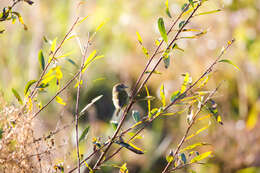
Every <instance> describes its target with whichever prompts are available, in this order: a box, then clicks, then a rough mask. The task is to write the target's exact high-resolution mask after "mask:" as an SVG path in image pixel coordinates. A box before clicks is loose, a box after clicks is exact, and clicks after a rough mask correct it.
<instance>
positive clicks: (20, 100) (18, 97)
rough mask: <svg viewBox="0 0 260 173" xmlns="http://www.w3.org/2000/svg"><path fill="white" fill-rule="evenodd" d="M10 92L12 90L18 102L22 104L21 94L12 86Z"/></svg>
mask: <svg viewBox="0 0 260 173" xmlns="http://www.w3.org/2000/svg"><path fill="white" fill-rule="evenodd" d="M12 92H13V94H14V96H15V98H16V99H17V100H18V102H19V103H20V104H21V105H22V104H23V100H22V99H21V96H20V95H19V94H18V92H17V91H16V90H15V89H14V88H12Z"/></svg>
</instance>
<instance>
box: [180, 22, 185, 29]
mask: <svg viewBox="0 0 260 173" xmlns="http://www.w3.org/2000/svg"><path fill="white" fill-rule="evenodd" d="M184 24H185V20H183V21H181V22H180V23H179V29H181V28H182V27H183V25H184Z"/></svg>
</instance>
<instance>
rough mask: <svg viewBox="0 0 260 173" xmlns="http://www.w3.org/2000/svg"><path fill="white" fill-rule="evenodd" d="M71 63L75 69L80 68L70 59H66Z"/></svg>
mask: <svg viewBox="0 0 260 173" xmlns="http://www.w3.org/2000/svg"><path fill="white" fill-rule="evenodd" d="M66 60H67V61H68V62H69V63H71V64H72V65H74V66H75V67H78V65H77V64H76V63H75V62H74V61H73V60H72V59H70V58H67V59H66Z"/></svg>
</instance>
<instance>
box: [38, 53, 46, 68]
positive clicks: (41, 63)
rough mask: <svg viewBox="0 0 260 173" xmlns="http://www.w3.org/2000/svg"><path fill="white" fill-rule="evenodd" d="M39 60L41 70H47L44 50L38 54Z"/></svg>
mask: <svg viewBox="0 0 260 173" xmlns="http://www.w3.org/2000/svg"><path fill="white" fill-rule="evenodd" d="M38 60H39V63H40V67H41V69H42V70H44V68H45V60H44V56H43V52H42V49H41V50H40V51H39V53H38Z"/></svg>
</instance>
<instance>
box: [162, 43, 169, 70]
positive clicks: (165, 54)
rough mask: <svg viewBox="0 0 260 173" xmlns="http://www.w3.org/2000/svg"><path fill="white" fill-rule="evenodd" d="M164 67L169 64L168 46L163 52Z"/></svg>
mask: <svg viewBox="0 0 260 173" xmlns="http://www.w3.org/2000/svg"><path fill="white" fill-rule="evenodd" d="M163 62H164V67H165V68H166V69H167V68H168V67H169V66H170V48H168V49H166V50H165V52H164V53H163Z"/></svg>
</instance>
